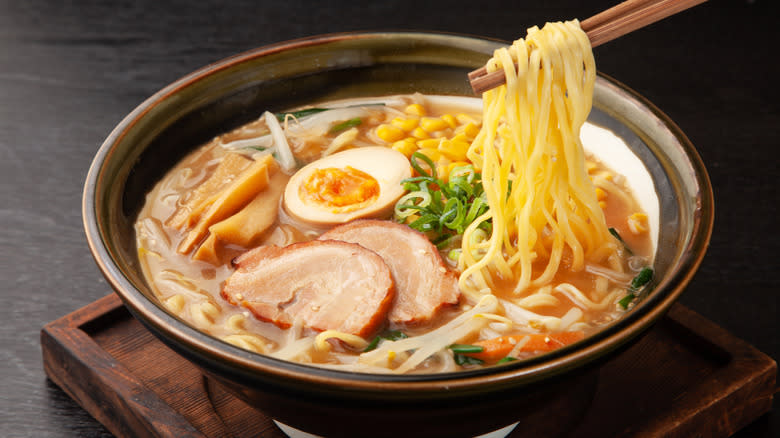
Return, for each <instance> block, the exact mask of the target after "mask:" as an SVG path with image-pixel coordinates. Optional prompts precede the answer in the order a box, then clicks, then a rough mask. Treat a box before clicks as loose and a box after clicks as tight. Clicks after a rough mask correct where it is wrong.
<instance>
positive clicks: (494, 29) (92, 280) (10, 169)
mask: <svg viewBox="0 0 780 438" xmlns="http://www.w3.org/2000/svg"><path fill="white" fill-rule="evenodd" d="M76 3H77V4H72V2H63V1H45V0H27V1H12V0H0V179H1V180H2V184H1V185H0V194H2V197H1V198H0V221H2V222H1V224H0V225H1V226H0V247H2V251H1V253H0V254H1V256H2V263H0V270H1V273H2V277H0V278H1V279H2V291H3V295H2V298H3V302H2V304H0V315H1V317H0V321H2V323H0V364H2V365H0V436H3V437H10V436H23V437H54V436H84V437H102V436H108V435H109V434H108V432H107V431H106V430H105V429H104V428H103V427H102V426H101V425H100V424H99V423H97V422H96V421H95V420H93V419H92V418H91V417H90V416H89V415H88V414H87V413H86V412H85V411H83V410H81V408H79V407H78V405H76V404H75V403H74V402H72V401H71V400H70V399H69V398H68V397H67V396H66V395H65V394H64V393H63V392H62V391H60V389H59V388H57V387H56V386H55V385H54V384H52V383H51V382H50V381H48V380H47V379H46V377H45V375H44V373H43V368H42V364H41V353H40V345H39V339H38V336H39V330H40V329H41V327H42V326H43V325H44V324H45V323H47V322H49V321H51V320H53V319H56V318H58V317H60V316H63V315H65V314H67V313H69V312H71V311H74V310H76V309H78V308H80V307H82V306H84V305H86V304H88V303H90V302H92V301H94V300H95V299H97V298H99V297H102V296H104V295H105V294H107V293H108V292H109V287H108V286H107V284H106V282H105V281H104V280H103V279H102V277H101V275H100V273H99V272H98V270H97V268H96V267H95V264H94V262H93V261H92V258H91V256H90V254H89V251H88V249H87V246H86V243H85V239H84V236H83V231H82V225H81V208H80V205H81V188H82V184H83V181H84V178H85V175H86V171H87V168H88V166H89V164H90V161H91V159H92V156H93V154H94V153H95V151H96V150H97V149H98V147H99V146H100V144H101V142H102V140H103V139H104V138H105V136H106V135H107V134H108V133H109V132H110V130H111V129H112V128H113V126H114V125H115V124H116V123H117V122H119V121H120V120H121V119H122V118H123V117H124V116H125V114H127V113H128V112H130V111H131V110H132V109H133V108H134V107H135V106H136V105H137V104H139V103H140V102H141V101H142V100H143V99H144V98H145V97H147V96H149V95H151V94H152V93H154V92H155V91H157V90H158V89H160V88H161V87H163V86H164V85H166V84H167V83H169V82H171V81H173V80H175V79H177V78H178V77H180V76H182V75H184V74H186V73H188V72H190V71H192V70H194V69H196V68H198V67H200V66H203V65H205V64H207V63H209V62H212V61H216V60H218V59H221V58H224V57H226V56H229V55H232V54H235V53H238V52H241V51H243V50H247V49H250V48H254V47H257V46H261V45H264V44H268V43H273V42H278V41H282V40H287V39H292V38H298V37H304V36H309V35H313V34H320V33H329V32H340V31H351V30H380V29H404V30H409V29H414V30H434V31H446V32H460V33H467V34H475V35H484V36H489V37H495V38H501V39H505V40H511V39H515V38H517V37H519V36H521V35H522V34H524V29H525V28H526V27H527V26H529V25H533V24H541V23H544V22H545V21H549V20H556V19H565V18H572V17H581V18H585V17H588V16H590V15H592V14H594V13H596V12H598V11H600V10H602V9H604V8H606V7H607V6H609V5H610V4H612V3H613V2H612V1H604V0H598V1H595V0H594V1H589V2H584V1H573V0H572V1H541V0H537V1H535V2H530V1H509V0H505V1H501V0H494V1H491V2H474V1H472V2H457V1H455V0H450V1H447V2H444V1H431V2H411V1H394V0H385V1H383V2H376V4H373V3H372V4H367V3H368V2H355V1H322V2H313V1H312V2H305V1H300V0H280V1H274V2H263V1H257V0H255V1H241V2H238V1H234V2H220V1H188V2H185V1H164V0H156V1H152V0H133V1H114V2H106V1H103V2H101V1H91V0H90V1H81V2H76ZM222 3H226V4H225V5H224V6H220V5H221V4H222ZM772 3H775V2H774V1H770V0H755V1H745V0H733V1H718V0H712V1H710V2H709V3H707V4H704V5H702V6H698V7H697V8H695V9H694V10H691V11H687V12H685V13H682V14H680V15H678V16H676V17H673V18H671V19H668V20H666V21H664V22H662V23H658V24H656V25H653V26H652V27H650V28H647V29H644V30H641V31H638V32H636V33H634V34H632V35H629V36H626V37H623V38H622V39H620V40H619V41H615V42H612V43H608V44H606V45H604V46H602V47H599V48H597V49H596V51H595V53H596V62H597V64H598V66H599V69H600V70H601V71H603V72H605V73H607V74H609V75H611V76H613V77H615V78H617V79H618V80H620V81H622V82H624V83H626V84H628V85H629V86H630V87H632V88H634V89H635V90H637V91H638V92H639V93H641V94H643V95H644V96H646V97H647V98H649V99H650V100H651V101H652V102H654V103H655V104H656V105H657V106H658V107H660V108H661V110H663V111H665V112H666V113H667V114H669V115H670V116H671V117H672V119H674V120H675V121H676V122H677V123H678V124H679V125H680V126H681V127H682V129H683V130H684V131H685V132H686V133H687V135H688V136H689V137H690V139H691V140H692V141H693V143H694V144H695V145H696V146H697V148H698V150H699V152H700V154H701V155H702V158H703V160H704V163H705V164H706V166H707V168H708V169H709V172H710V177H711V179H712V183H713V186H714V190H715V202H716V211H717V214H716V220H715V231H714V235H713V238H712V243H711V246H710V249H709V251H708V253H707V256H706V258H705V259H704V263H703V265H702V267H701V269H700V271H699V273H698V274H697V275H696V277H695V279H694V280H693V282H692V283H691V285H690V286H689V288H688V290H687V291H686V292H685V294H684V295H683V297H682V302H683V303H684V304H685V305H687V306H688V307H690V308H692V309H693V310H695V311H697V312H699V313H701V314H702V315H704V316H705V317H707V318H709V319H711V320H712V321H714V322H716V323H718V324H719V325H721V326H722V327H724V328H726V329H727V330H729V331H731V332H732V333H734V334H735V335H736V336H738V337H740V338H742V339H744V340H746V341H748V342H749V343H751V344H753V345H754V346H756V347H757V348H759V349H760V350H762V351H764V352H765V353H767V354H768V355H770V356H771V357H773V358H774V359H775V360H777V359H778V358H780V342H779V341H778V333H780V330H778V322H777V303H778V299H777V297H778V294H780V279H779V278H780V273H778V267H779V266H778V261H777V260H778V254H780V238H779V237H778V236H780V229H779V227H778V224H780V221H778V217H780V206H779V205H778V200H779V199H778V198H779V197H778V184H777V182H776V175H777V171H776V170H777V168H778V158H779V157H780V153H779V152H778V148H780V103H779V102H780V91H779V90H778V85H777V83H776V81H777V79H778V78H780V67H779V63H778V60H777V58H778V55H780V50H778V48H777V46H775V45H773V44H776V43H778V42H780V30H778V26H777V24H776V21H775V16H776V13H775V9H776V7H773V6H774V5H773V4H772ZM738 436H740V437H743V436H744V437H777V436H780V414H779V413H778V412H776V409H775V411H774V412H771V413H770V414H768V415H765V416H763V417H762V418H760V419H759V420H757V421H756V422H755V423H753V424H752V425H750V426H749V427H748V428H747V429H743V431H742V432H740V433H739V434H738Z"/></svg>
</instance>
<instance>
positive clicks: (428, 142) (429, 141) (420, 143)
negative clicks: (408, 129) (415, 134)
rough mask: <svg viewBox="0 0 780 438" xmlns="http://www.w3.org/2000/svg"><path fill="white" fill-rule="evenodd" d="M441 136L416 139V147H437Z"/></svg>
mask: <svg viewBox="0 0 780 438" xmlns="http://www.w3.org/2000/svg"><path fill="white" fill-rule="evenodd" d="M442 141H446V140H442V139H441V138H426V139H424V140H417V147H418V148H420V149H436V148H438V147H439V143H441V142H442Z"/></svg>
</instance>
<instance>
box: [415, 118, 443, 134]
mask: <svg viewBox="0 0 780 438" xmlns="http://www.w3.org/2000/svg"><path fill="white" fill-rule="evenodd" d="M420 127H421V128H422V129H424V130H425V131H426V132H436V131H441V130H444V129H447V128H449V127H450V125H448V124H447V122H445V121H444V120H442V119H437V118H433V117H423V118H422V119H421V120H420Z"/></svg>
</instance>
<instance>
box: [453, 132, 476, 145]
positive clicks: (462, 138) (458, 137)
mask: <svg viewBox="0 0 780 438" xmlns="http://www.w3.org/2000/svg"><path fill="white" fill-rule="evenodd" d="M450 140H452V141H462V142H465V143H471V139H469V138H468V137H467V136H466V134H464V133H462V132H461V133H460V134H455V135H454V136H453V137H452V138H451V139H450Z"/></svg>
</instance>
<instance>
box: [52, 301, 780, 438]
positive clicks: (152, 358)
mask: <svg viewBox="0 0 780 438" xmlns="http://www.w3.org/2000/svg"><path fill="white" fill-rule="evenodd" d="M41 345H42V349H43V364H44V368H45V370H46V374H47V375H48V376H49V378H50V379H51V380H52V381H54V383H56V384H57V385H59V387H60V388H62V389H63V390H64V391H65V392H66V393H67V394H68V395H69V396H70V397H72V398H73V399H74V400H76V401H77V402H78V403H79V404H80V405H81V406H82V407H83V408H84V409H86V410H87V411H88V412H89V413H90V414H91V415H92V416H94V417H95V418H96V419H97V420H98V421H100V422H101V423H103V425H105V426H106V427H107V428H108V430H110V431H111V432H112V433H114V434H115V435H118V436H151V437H255V436H262V437H272V438H275V437H279V438H283V437H285V435H284V433H282V431H281V430H280V429H278V428H277V427H276V425H275V424H274V423H273V421H272V420H271V419H270V418H268V417H267V416H265V415H264V414H263V413H262V412H259V411H257V410H255V409H254V408H251V407H250V406H248V405H246V404H245V403H244V402H242V401H240V400H238V399H237V398H235V397H233V396H232V395H230V394H228V393H227V392H225V391H223V390H222V389H221V387H220V386H218V385H216V384H214V383H213V382H211V381H209V380H208V379H206V378H205V377H203V375H202V374H200V372H199V371H198V370H197V369H196V368H195V366H194V365H192V364H190V363H189V362H188V361H186V360H185V359H183V358H182V357H180V356H179V355H177V354H176V353H174V352H173V350H171V349H169V348H168V347H167V346H165V345H164V344H163V343H162V342H161V341H159V340H158V339H157V338H156V337H155V336H154V335H152V334H151V333H150V332H149V331H148V330H146V328H144V327H143V326H142V325H141V323H140V322H138V321H137V320H136V319H135V318H133V317H132V316H131V315H130V313H129V312H128V311H127V310H126V309H125V308H124V306H123V305H122V302H121V301H120V299H119V297H118V296H116V295H114V294H111V295H108V296H106V297H104V298H101V299H100V300H98V301H95V302H94V303H92V304H90V305H88V306H86V307H84V308H82V309H80V310H77V311H76V312H73V313H71V314H69V315H67V316H65V317H63V318H60V319H58V320H56V321H53V322H51V323H49V324H47V325H46V326H45V327H44V328H43V330H42V331H41ZM776 376H777V364H776V363H775V361H774V360H772V359H771V358H769V357H768V356H766V355H765V354H763V353H761V352H760V351H758V350H757V349H755V348H754V347H752V346H750V345H748V344H747V343H745V342H743V341H741V340H739V339H737V338H735V337H733V336H732V335H730V334H729V333H727V332H726V331H724V330H723V329H721V328H720V327H718V326H717V325H715V324H714V323H712V322H710V321H708V320H707V319H705V318H704V317H702V316H701V315H699V314H697V313H695V312H693V311H691V310H689V309H688V308H686V307H684V306H682V305H680V304H677V305H675V306H674V307H673V308H672V309H671V310H670V312H669V313H668V315H667V316H666V317H665V318H664V319H663V320H661V321H660V322H659V323H658V324H656V326H655V327H654V328H653V329H652V330H651V331H650V332H649V333H648V334H647V335H646V336H644V337H643V338H642V339H641V340H640V341H639V342H638V343H637V344H635V345H633V346H632V347H631V348H629V349H628V350H626V351H625V352H623V353H621V354H620V355H619V356H617V357H615V358H614V359H612V360H610V361H609V362H607V363H606V364H605V365H604V366H603V368H602V370H601V373H600V378H599V384H598V388H597V391H596V394H595V396H594V400H593V404H592V405H591V407H590V409H589V411H588V413H587V414H586V415H585V418H584V419H583V421H582V422H581V423H580V424H579V425H578V427H577V429H576V430H574V431H573V432H572V434H571V436H572V437H591V436H632V437H644V436H665V437H670V436H681V437H682V436H694V435H698V436H723V437H725V436H729V435H731V434H732V433H734V432H736V431H737V430H739V429H740V428H742V427H744V426H745V425H747V424H749V423H750V422H752V421H753V420H755V419H756V418H758V417H759V416H761V415H762V414H764V413H765V412H767V411H769V410H770V409H771V407H772V395H773V393H774V391H775V379H776ZM510 437H511V434H510Z"/></svg>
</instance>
